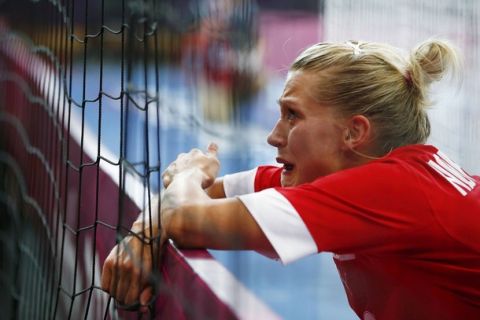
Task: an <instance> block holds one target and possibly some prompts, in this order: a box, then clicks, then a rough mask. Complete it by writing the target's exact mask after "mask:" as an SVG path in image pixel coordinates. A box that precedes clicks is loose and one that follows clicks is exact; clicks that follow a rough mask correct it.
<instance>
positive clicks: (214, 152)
mask: <svg viewBox="0 0 480 320" xmlns="http://www.w3.org/2000/svg"><path fill="white" fill-rule="evenodd" d="M207 153H209V154H210V155H212V156H215V157H216V156H217V153H218V145H217V144H216V143H215V142H210V144H209V145H208V147H207Z"/></svg>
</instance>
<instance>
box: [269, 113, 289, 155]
mask: <svg viewBox="0 0 480 320" xmlns="http://www.w3.org/2000/svg"><path fill="white" fill-rule="evenodd" d="M267 142H268V144H270V145H272V146H274V147H276V148H280V147H284V146H286V145H287V134H286V128H285V126H284V125H283V124H282V120H278V121H277V123H276V124H275V127H273V129H272V131H271V132H270V134H269V135H268V137H267Z"/></svg>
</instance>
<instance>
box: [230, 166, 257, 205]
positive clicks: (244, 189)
mask: <svg viewBox="0 0 480 320" xmlns="http://www.w3.org/2000/svg"><path fill="white" fill-rule="evenodd" d="M256 175H257V169H256V168H255V169H252V170H249V171H243V172H238V173H234V174H227V175H225V176H224V177H223V190H224V191H225V195H226V196H227V198H231V197H235V196H240V195H242V194H248V193H253V192H255V190H254V185H255V176H256Z"/></svg>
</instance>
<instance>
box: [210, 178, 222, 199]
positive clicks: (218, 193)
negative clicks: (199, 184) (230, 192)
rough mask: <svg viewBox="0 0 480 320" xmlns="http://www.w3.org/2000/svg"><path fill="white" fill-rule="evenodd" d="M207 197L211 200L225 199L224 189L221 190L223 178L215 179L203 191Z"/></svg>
mask: <svg viewBox="0 0 480 320" xmlns="http://www.w3.org/2000/svg"><path fill="white" fill-rule="evenodd" d="M205 192H206V193H207V195H208V196H209V197H210V198H212V199H222V198H225V197H226V195H225V189H224V188H223V178H217V179H215V182H214V183H213V184H212V185H211V186H210V187H208V188H207V189H205Z"/></svg>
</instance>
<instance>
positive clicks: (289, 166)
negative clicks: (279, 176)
mask: <svg viewBox="0 0 480 320" xmlns="http://www.w3.org/2000/svg"><path fill="white" fill-rule="evenodd" d="M277 162H278V163H281V164H283V170H284V171H285V172H290V171H292V170H293V169H294V168H295V165H294V164H293V163H290V162H288V161H286V160H284V159H282V158H277Z"/></svg>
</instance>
